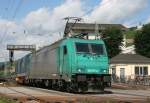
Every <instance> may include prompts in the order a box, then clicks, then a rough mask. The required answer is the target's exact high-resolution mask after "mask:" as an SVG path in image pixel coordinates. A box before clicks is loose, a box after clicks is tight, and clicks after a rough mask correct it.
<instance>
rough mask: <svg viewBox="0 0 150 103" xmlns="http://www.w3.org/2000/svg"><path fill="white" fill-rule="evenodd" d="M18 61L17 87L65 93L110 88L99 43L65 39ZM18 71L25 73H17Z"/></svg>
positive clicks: (105, 64) (102, 47)
mask: <svg viewBox="0 0 150 103" xmlns="http://www.w3.org/2000/svg"><path fill="white" fill-rule="evenodd" d="M22 59H23V60H22V62H20V60H19V61H18V63H17V66H16V70H17V71H16V72H17V78H16V80H17V81H18V82H19V81H21V82H20V83H24V84H29V85H32V86H45V87H47V88H51V89H57V90H63V91H68V92H79V91H82V92H85V91H88V90H89V89H92V90H93V89H94V90H102V91H103V90H104V88H105V87H107V86H110V85H111V76H110V75H109V72H108V68H109V67H108V56H107V52H106V47H105V44H104V42H103V40H102V39H100V40H85V39H79V38H65V39H62V40H59V41H57V42H55V43H53V44H51V45H49V46H45V47H43V48H41V49H40V50H38V51H36V52H35V53H32V54H28V55H27V56H25V57H23V58H22ZM20 63H22V64H20ZM23 65H28V66H24V67H23ZM20 69H23V70H24V71H25V72H24V73H23V72H22V73H20V72H19V71H21V70H20ZM20 74H22V75H20Z"/></svg>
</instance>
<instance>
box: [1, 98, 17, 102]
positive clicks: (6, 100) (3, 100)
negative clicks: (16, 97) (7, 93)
mask: <svg viewBox="0 0 150 103" xmlns="http://www.w3.org/2000/svg"><path fill="white" fill-rule="evenodd" d="M0 103H16V102H15V101H13V100H10V99H8V98H5V97H0Z"/></svg>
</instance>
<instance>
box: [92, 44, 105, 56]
mask: <svg viewBox="0 0 150 103" xmlns="http://www.w3.org/2000/svg"><path fill="white" fill-rule="evenodd" d="M91 47H92V53H94V54H100V55H102V54H104V52H103V45H102V44H91Z"/></svg>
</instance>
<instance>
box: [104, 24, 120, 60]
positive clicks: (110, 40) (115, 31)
mask: <svg viewBox="0 0 150 103" xmlns="http://www.w3.org/2000/svg"><path fill="white" fill-rule="evenodd" d="M102 38H103V39H104V42H105V44H106V48H107V52H108V56H109V57H110V58H112V57H114V56H116V55H117V54H119V53H120V52H121V48H120V46H121V45H122V41H123V34H122V31H121V29H119V28H116V27H111V28H107V29H106V30H104V31H103V36H102Z"/></svg>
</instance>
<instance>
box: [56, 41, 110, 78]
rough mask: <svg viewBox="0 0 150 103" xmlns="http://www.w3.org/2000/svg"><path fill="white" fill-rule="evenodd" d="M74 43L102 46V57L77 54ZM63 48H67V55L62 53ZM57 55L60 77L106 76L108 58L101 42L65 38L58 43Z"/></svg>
mask: <svg viewBox="0 0 150 103" xmlns="http://www.w3.org/2000/svg"><path fill="white" fill-rule="evenodd" d="M75 43H93V44H103V48H104V55H93V54H85V53H77V52H76V46H75ZM64 46H66V47H67V54H64V53H63V51H64V50H63V47H64ZM57 55H59V56H57V63H58V65H59V66H58V67H59V68H58V69H59V71H60V74H62V75H65V74H67V75H69V76H70V77H71V75H74V74H108V56H107V52H106V48H105V44H104V42H103V40H84V39H78V38H67V39H64V40H63V41H62V43H60V46H59V48H58V49H57ZM58 61H59V62H58Z"/></svg>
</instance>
